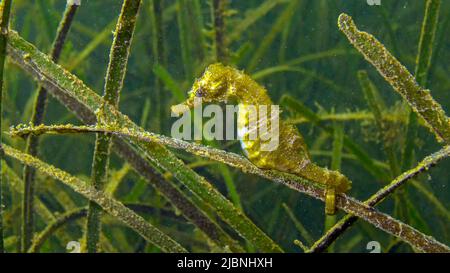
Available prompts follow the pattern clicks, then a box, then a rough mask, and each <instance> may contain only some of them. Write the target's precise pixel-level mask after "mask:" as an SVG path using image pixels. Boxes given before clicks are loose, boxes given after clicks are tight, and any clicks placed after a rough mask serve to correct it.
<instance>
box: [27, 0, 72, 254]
mask: <svg viewBox="0 0 450 273" xmlns="http://www.w3.org/2000/svg"><path fill="white" fill-rule="evenodd" d="M80 4H81V1H80V0H78V1H74V0H68V1H67V5H66V9H65V11H64V14H63V17H62V19H61V21H60V23H59V26H58V29H57V31H56V37H55V40H54V42H53V46H52V50H51V53H50V57H51V59H52V60H53V61H54V62H55V63H57V62H58V60H59V57H60V55H61V51H62V49H63V46H64V42H65V41H66V37H67V34H68V33H69V30H70V27H71V25H72V22H73V19H74V17H75V13H76V11H77V9H78V7H79V5H80ZM46 104H47V90H46V89H45V88H43V87H42V86H40V87H39V88H38V94H37V97H36V101H35V103H34V108H33V115H32V117H31V123H32V124H34V125H39V124H41V123H42V122H43V120H44V115H45V107H46ZM38 148H39V137H37V136H29V137H28V139H27V146H26V152H27V153H28V154H30V155H32V156H36V155H37V154H38ZM35 176H36V173H35V170H34V169H33V168H31V167H29V166H25V167H24V170H23V180H24V198H23V201H22V202H23V204H22V237H21V250H22V252H26V251H27V249H28V248H29V247H30V245H31V241H32V240H33V232H34V183H35V182H34V180H35Z"/></svg>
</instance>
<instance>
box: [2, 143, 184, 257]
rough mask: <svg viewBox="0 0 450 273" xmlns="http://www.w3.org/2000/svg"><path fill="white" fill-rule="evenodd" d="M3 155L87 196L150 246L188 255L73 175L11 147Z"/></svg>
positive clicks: (148, 224) (6, 148) (127, 209)
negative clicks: (150, 244)
mask: <svg viewBox="0 0 450 273" xmlns="http://www.w3.org/2000/svg"><path fill="white" fill-rule="evenodd" d="M0 152H2V153H3V152H4V153H5V154H6V155H7V156H9V157H11V158H14V159H16V160H18V161H20V162H21V163H23V164H26V165H29V166H31V167H33V168H36V169H37V170H38V171H40V172H42V173H45V174H47V175H49V176H51V177H53V178H55V179H57V180H59V181H61V182H63V183H64V184H65V185H67V186H69V187H71V188H72V189H73V190H74V191H76V192H77V193H79V194H81V195H83V196H84V197H86V198H87V199H89V200H91V201H92V202H96V203H97V204H98V205H99V206H100V207H101V208H103V209H104V210H105V211H106V212H108V213H109V214H110V215H111V216H113V217H115V218H117V219H119V220H120V221H122V222H123V223H124V224H126V225H127V226H129V227H130V228H131V229H133V230H134V231H136V232H137V233H138V234H139V235H141V236H142V237H143V238H144V239H146V240H147V241H148V242H149V243H152V244H154V245H155V246H157V247H159V248H160V249H161V250H162V251H165V252H175V253H178V252H187V251H186V249H185V248H183V247H182V246H181V245H180V244H178V243H177V242H176V241H175V240H173V239H172V238H171V237H169V236H167V235H166V234H165V233H163V232H162V231H160V230H159V229H157V228H156V227H154V226H153V225H151V224H150V223H148V222H147V221H146V220H145V219H144V218H142V217H141V216H139V215H138V214H136V213H135V212H133V211H132V210H131V209H129V208H127V207H125V206H124V204H122V203H121V202H119V201H117V200H116V199H114V198H112V197H110V196H108V195H107V194H105V193H104V192H102V191H99V190H97V189H95V188H94V187H93V186H90V185H88V183H86V182H85V181H83V180H81V179H78V178H76V177H74V176H71V175H70V174H68V173H66V172H64V171H62V170H60V169H58V168H56V167H54V166H52V165H49V164H47V163H45V162H42V161H41V160H39V159H37V158H35V157H33V156H30V155H28V154H24V153H22V152H20V151H18V150H16V149H14V148H11V147H9V146H7V145H3V146H0Z"/></svg>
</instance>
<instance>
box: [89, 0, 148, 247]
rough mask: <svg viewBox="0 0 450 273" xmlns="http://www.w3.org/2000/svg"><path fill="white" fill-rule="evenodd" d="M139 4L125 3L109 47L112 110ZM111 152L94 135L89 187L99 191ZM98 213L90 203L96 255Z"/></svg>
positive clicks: (106, 141) (107, 138) (106, 139)
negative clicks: (90, 184) (90, 183)
mask: <svg viewBox="0 0 450 273" xmlns="http://www.w3.org/2000/svg"><path fill="white" fill-rule="evenodd" d="M140 4H141V0H125V1H124V2H123V5H122V10H121V13H120V17H119V20H118V22H117V25H116V30H115V32H114V40H113V43H112V46H111V51H110V56H109V64H108V70H107V72H106V78H105V88H104V94H103V98H104V103H105V104H109V105H111V106H113V107H116V108H117V107H118V105H119V98H120V91H121V90H122V88H123V81H124V79H125V73H126V67H127V63H128V57H129V54H130V47H131V42H132V38H133V33H134V29H135V26H136V19H137V14H138V11H139V6H140ZM105 106H106V105H102V106H101V107H100V108H99V109H97V111H98V113H97V115H98V116H97V122H99V121H100V120H99V119H101V118H102V116H103V113H102V112H103V108H104V107H105ZM110 150H111V135H109V134H101V133H100V134H97V138H96V141H95V151H94V158H93V163H92V173H91V178H92V185H93V186H94V187H95V188H96V189H98V190H102V189H103V188H104V185H105V183H106V179H107V176H108V165H109V157H110ZM100 216H101V209H100V207H98V205H97V204H96V203H94V202H90V203H89V209H88V216H87V222H86V246H87V249H86V250H87V251H88V252H97V244H98V242H99V238H100V232H101V224H100Z"/></svg>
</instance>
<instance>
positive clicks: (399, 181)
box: [309, 146, 450, 252]
mask: <svg viewBox="0 0 450 273" xmlns="http://www.w3.org/2000/svg"><path fill="white" fill-rule="evenodd" d="M449 156H450V146H446V147H444V148H443V149H441V150H440V151H438V152H436V153H434V154H432V155H429V156H427V157H425V158H424V159H423V160H422V161H421V162H420V163H419V164H417V166H416V167H414V168H412V169H410V170H408V171H406V172H404V173H402V174H401V175H399V176H397V177H396V178H395V179H394V180H392V181H391V183H389V184H388V185H387V186H385V187H384V188H382V189H380V190H379V191H378V192H376V193H375V194H373V195H372V196H371V197H370V198H369V199H367V200H366V201H365V202H364V203H365V204H367V205H368V206H371V207H373V206H376V205H377V204H379V203H380V202H381V201H383V200H384V199H385V198H386V197H387V196H389V195H390V194H392V193H393V192H394V191H395V190H396V189H398V188H400V187H401V186H402V185H404V184H405V183H406V182H408V181H409V180H410V179H413V178H414V177H416V176H417V175H419V174H421V173H423V172H426V171H427V170H428V169H429V168H431V167H433V166H434V165H436V164H437V163H438V162H440V161H441V160H443V159H445V158H448V157H449ZM356 220H358V217H356V216H353V215H346V216H345V217H344V218H342V219H341V220H340V221H339V222H338V223H337V224H336V225H335V226H333V227H332V228H331V229H329V230H328V231H327V232H326V233H325V234H324V235H323V236H322V237H321V238H320V239H319V240H317V241H316V242H315V243H314V245H313V246H312V247H311V248H310V249H309V252H322V251H324V250H325V249H326V248H327V247H328V246H329V245H330V244H331V243H333V242H334V240H336V239H337V238H338V237H339V235H341V234H342V233H343V232H344V231H345V230H347V229H348V228H349V227H350V226H351V225H352V224H353V223H354V222H356Z"/></svg>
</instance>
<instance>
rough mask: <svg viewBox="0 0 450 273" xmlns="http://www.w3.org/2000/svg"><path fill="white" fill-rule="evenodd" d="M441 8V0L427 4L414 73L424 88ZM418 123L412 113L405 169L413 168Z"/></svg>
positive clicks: (407, 132)
mask: <svg viewBox="0 0 450 273" xmlns="http://www.w3.org/2000/svg"><path fill="white" fill-rule="evenodd" d="M440 7H441V0H428V1H427V2H426V8H425V15H424V18H423V22H422V30H421V33H420V39H419V49H418V54H417V58H416V68H415V73H414V74H415V77H416V81H417V83H418V84H419V85H420V86H422V87H427V86H428V74H429V70H430V66H431V60H432V55H433V45H434V39H435V36H436V30H437V26H438V21H439V11H440ZM418 123H419V122H418V119H417V115H416V113H415V112H414V111H410V113H409V118H408V123H407V124H408V125H407V129H406V140H405V144H404V147H403V154H402V156H403V157H402V166H403V168H405V169H406V168H409V167H411V166H412V165H413V163H414V161H413V160H414V149H415V147H416V145H415V144H416V143H415V140H416V137H417V131H418V127H419V126H418Z"/></svg>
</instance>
